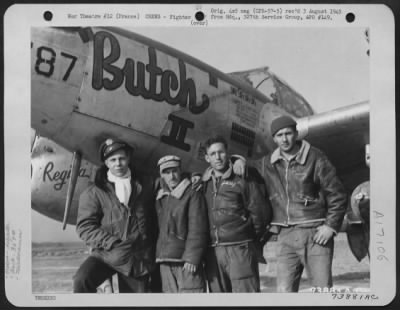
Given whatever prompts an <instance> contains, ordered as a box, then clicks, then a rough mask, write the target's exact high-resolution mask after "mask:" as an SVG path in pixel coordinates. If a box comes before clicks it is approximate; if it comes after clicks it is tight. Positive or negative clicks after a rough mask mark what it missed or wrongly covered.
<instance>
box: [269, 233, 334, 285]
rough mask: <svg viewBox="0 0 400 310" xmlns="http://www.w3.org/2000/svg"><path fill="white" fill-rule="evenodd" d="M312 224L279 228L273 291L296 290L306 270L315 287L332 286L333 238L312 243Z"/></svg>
mask: <svg viewBox="0 0 400 310" xmlns="http://www.w3.org/2000/svg"><path fill="white" fill-rule="evenodd" d="M316 231H317V229H316V227H307V228H305V227H296V226H291V227H288V228H282V229H281V231H280V233H279V235H278V240H277V250H276V251H277V252H276V256H277V292H298V291H299V285H300V279H301V275H302V273H303V270H304V269H306V272H307V276H308V278H309V279H310V282H311V285H312V286H313V287H315V288H321V289H323V288H330V287H332V259H333V245H334V243H333V238H331V239H330V240H329V241H328V243H327V244H326V245H324V246H321V245H319V244H317V243H314V241H313V236H314V235H315V233H316Z"/></svg>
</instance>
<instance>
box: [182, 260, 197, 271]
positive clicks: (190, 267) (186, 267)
mask: <svg viewBox="0 0 400 310" xmlns="http://www.w3.org/2000/svg"><path fill="white" fill-rule="evenodd" d="M183 270H187V271H189V272H191V273H195V272H196V270H197V265H193V264H191V263H187V262H186V263H185V264H184V265H183Z"/></svg>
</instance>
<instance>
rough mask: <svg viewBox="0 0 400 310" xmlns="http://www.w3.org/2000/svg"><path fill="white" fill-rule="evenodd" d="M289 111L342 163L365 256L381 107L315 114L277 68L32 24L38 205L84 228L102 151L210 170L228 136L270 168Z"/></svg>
mask: <svg viewBox="0 0 400 310" xmlns="http://www.w3.org/2000/svg"><path fill="white" fill-rule="evenodd" d="M281 114H288V115H291V116H292V117H294V118H295V119H296V120H297V122H298V131H299V135H300V137H301V138H306V139H307V141H309V142H310V143H311V144H313V145H315V146H316V147H318V148H320V149H322V150H323V151H324V152H326V154H327V155H328V157H329V158H330V159H331V161H332V162H333V164H334V165H335V166H336V168H337V171H338V174H339V176H340V177H341V179H342V180H343V182H344V184H345V186H346V188H347V190H348V192H349V194H351V199H350V201H351V204H350V205H349V208H348V212H347V214H346V217H345V221H344V224H343V226H342V230H343V231H346V232H347V233H348V234H347V235H348V240H349V244H350V248H351V250H352V252H353V254H354V255H355V256H356V258H357V259H358V260H361V259H363V258H364V257H365V256H366V255H367V254H368V243H369V181H368V180H369V168H368V166H367V165H366V160H365V157H366V150H367V149H368V145H369V103H368V102H362V103H358V104H354V105H351V106H347V107H343V108H340V109H337V110H333V111H330V112H326V113H322V114H314V112H313V110H312V108H311V107H310V106H309V104H308V103H307V102H306V100H305V99H304V98H303V97H302V96H301V95H300V94H298V93H297V92H296V91H294V90H293V89H292V88H291V87H290V86H289V85H288V84H287V83H285V82H284V81H283V80H281V79H280V78H278V77H277V76H276V75H275V74H273V73H272V72H270V70H269V69H268V68H267V67H264V68H258V69H254V70H249V71H245V72H235V73H231V74H226V73H223V72H220V71H218V70H217V69H215V68H213V67H211V66H209V65H207V64H205V63H203V62H201V61H199V60H197V59H194V58H193V57H191V56H189V55H186V54H184V53H182V52H180V51H177V50H175V49H173V48H171V47H168V46H166V45H164V44H161V43H159V42H156V41H153V40H151V39H149V38H146V37H143V36H141V35H138V34H136V33H132V32H128V31H126V30H123V29H117V28H111V27H108V28H96V27H90V28H50V27H48V28H32V30H31V126H32V128H33V129H34V131H33V132H34V133H33V134H32V135H31V138H32V139H31V140H32V148H31V150H32V153H31V163H32V181H31V193H32V194H31V195H32V196H31V199H32V208H33V209H34V210H36V211H38V212H39V213H42V214H44V215H46V216H48V217H50V218H52V219H55V220H57V221H63V222H64V226H65V225H66V223H69V224H75V222H76V215H77V207H78V198H79V195H80V193H81V192H82V191H83V190H84V189H85V188H86V187H87V186H88V185H89V184H90V182H91V181H92V180H93V178H94V173H95V171H96V167H97V165H99V164H100V161H99V156H98V153H97V152H98V147H99V145H100V143H101V142H102V141H104V139H105V138H108V137H118V138H120V139H123V140H125V141H127V142H128V143H129V144H130V145H132V146H133V147H134V153H133V161H134V163H135V166H136V168H137V169H138V170H139V171H141V172H142V173H148V174H154V175H156V173H157V171H156V162H157V160H158V159H159V158H160V157H161V156H164V155H166V154H175V155H178V156H180V157H181V158H182V165H183V167H184V168H185V170H187V171H192V172H193V171H197V172H201V171H203V170H204V169H205V168H206V167H207V163H206V162H205V160H204V145H203V143H204V141H205V140H206V139H207V138H208V137H210V136H212V135H215V134H216V133H218V134H220V135H222V136H224V137H225V138H226V139H227V141H228V144H229V152H230V153H231V154H240V155H243V156H245V157H246V158H247V160H248V162H249V164H250V165H251V166H254V167H256V168H258V170H259V172H260V173H261V174H262V173H263V172H262V170H261V169H259V168H260V167H261V164H262V160H263V156H265V155H266V154H268V153H269V152H271V151H272V150H273V149H275V147H276V146H275V144H274V142H273V140H272V138H271V136H270V132H269V128H270V123H271V121H272V120H273V119H274V118H275V117H276V116H277V115H281Z"/></svg>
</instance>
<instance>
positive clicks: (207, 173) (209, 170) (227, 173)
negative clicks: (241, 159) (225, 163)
mask: <svg viewBox="0 0 400 310" xmlns="http://www.w3.org/2000/svg"><path fill="white" fill-rule="evenodd" d="M232 173H233V168H232V164H231V163H230V162H229V168H228V170H226V171H225V172H224V174H223V175H222V176H221V179H222V180H226V179H229V178H230V177H231V175H232ZM213 175H214V170H213V168H211V167H208V168H207V169H206V171H205V172H204V174H203V181H204V182H208V181H209V180H210V178H211V176H213Z"/></svg>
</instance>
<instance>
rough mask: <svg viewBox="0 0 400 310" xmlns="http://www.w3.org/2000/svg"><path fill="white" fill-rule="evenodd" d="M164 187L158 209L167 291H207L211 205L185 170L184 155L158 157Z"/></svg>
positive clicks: (158, 257) (159, 244) (160, 256)
mask: <svg viewBox="0 0 400 310" xmlns="http://www.w3.org/2000/svg"><path fill="white" fill-rule="evenodd" d="M158 168H159V171H160V176H161V188H160V189H159V191H158V193H157V198H156V210H157V217H158V226H159V236H158V240H157V250H156V262H157V263H159V264H160V271H161V282H162V290H163V292H165V293H202V292H205V280H204V274H203V267H202V263H203V256H204V252H205V250H206V248H207V239H208V221H207V209H206V204H205V200H204V197H203V195H202V193H201V191H196V190H194V189H192V186H191V182H190V180H189V178H188V177H186V176H184V175H183V174H182V171H181V159H180V158H179V157H178V156H174V155H167V156H164V157H162V158H161V159H160V160H159V161H158Z"/></svg>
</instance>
